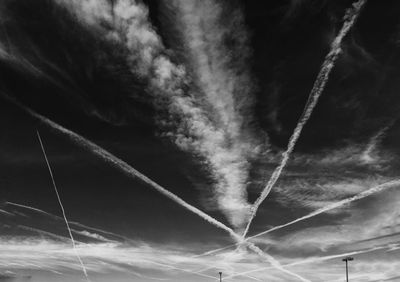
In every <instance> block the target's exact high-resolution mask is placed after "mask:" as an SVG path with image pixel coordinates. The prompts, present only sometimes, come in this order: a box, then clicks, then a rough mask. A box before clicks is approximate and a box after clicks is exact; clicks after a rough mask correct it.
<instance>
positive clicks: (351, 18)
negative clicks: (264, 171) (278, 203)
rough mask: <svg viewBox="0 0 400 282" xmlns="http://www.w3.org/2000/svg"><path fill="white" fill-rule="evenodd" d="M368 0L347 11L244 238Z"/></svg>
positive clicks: (259, 198)
mask: <svg viewBox="0 0 400 282" xmlns="http://www.w3.org/2000/svg"><path fill="white" fill-rule="evenodd" d="M366 2H367V0H358V1H357V2H355V3H353V6H352V8H349V9H348V10H347V11H346V15H345V16H344V23H343V26H342V29H341V30H340V32H339V34H338V35H337V36H336V38H335V39H334V40H333V42H332V44H331V50H330V51H329V53H328V55H326V57H325V60H324V62H323V64H322V67H321V70H320V72H319V73H318V76H317V79H316V81H315V83H314V86H313V88H312V90H311V92H310V95H309V97H308V100H307V103H306V105H305V108H304V111H303V113H302V114H301V117H300V119H299V121H298V123H297V126H296V128H295V129H294V131H293V134H292V136H291V137H290V139H289V144H288V147H287V149H286V151H285V152H284V153H283V154H282V161H281V163H280V165H279V166H278V167H277V168H276V169H275V170H274V172H273V173H272V175H271V178H270V179H269V181H268V183H267V186H266V187H265V188H264V190H263V191H262V193H261V195H260V196H259V197H258V199H257V200H256V201H255V203H254V205H253V206H252V208H251V215H250V219H249V221H248V223H247V226H246V229H245V231H244V233H243V237H245V236H246V235H247V233H248V231H249V228H250V225H251V223H252V221H253V219H254V217H255V216H256V213H257V210H258V208H259V207H260V205H261V204H262V202H263V201H264V200H265V198H267V196H268V194H269V193H270V192H271V189H272V187H273V186H274V185H275V183H276V181H277V180H278V179H279V176H280V175H281V173H282V170H283V169H284V168H285V166H286V164H287V162H288V160H289V157H290V154H291V153H292V152H293V149H294V146H295V145H296V142H297V140H298V139H299V137H300V134H301V132H302V130H303V127H304V125H305V124H306V123H307V121H308V119H309V118H310V116H311V114H312V112H313V110H314V108H315V106H316V105H317V102H318V99H319V97H320V96H321V94H322V91H323V90H324V88H325V85H326V83H327V82H328V79H329V74H330V73H331V71H332V69H333V67H334V66H335V62H336V60H337V58H338V56H339V54H340V52H341V43H342V40H343V38H344V37H345V36H346V34H347V33H348V32H349V30H350V29H351V27H352V26H353V25H354V23H355V22H356V20H357V17H358V16H359V14H360V11H361V9H362V7H363V6H364V4H365V3H366Z"/></svg>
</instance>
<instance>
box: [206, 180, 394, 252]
mask: <svg viewBox="0 0 400 282" xmlns="http://www.w3.org/2000/svg"><path fill="white" fill-rule="evenodd" d="M399 185H400V180H399V179H398V180H392V181H388V182H385V183H383V184H380V185H377V186H375V187H372V188H370V189H368V190H366V191H363V192H361V193H359V194H357V195H354V196H353V197H350V198H347V199H344V200H341V201H338V202H336V203H333V204H330V205H328V206H326V207H324V208H320V209H318V210H315V211H313V212H311V213H309V214H307V215H305V216H302V217H299V218H297V219H295V220H292V221H289V222H287V223H285V224H281V225H277V226H275V227H272V228H270V229H268V230H266V231H263V232H261V233H258V234H255V235H253V236H250V237H247V238H246V239H245V241H247V240H251V239H253V238H257V237H260V236H262V235H265V234H268V233H271V232H273V231H277V230H279V229H282V228H285V227H288V226H290V225H293V224H295V223H298V222H301V221H304V220H306V219H309V218H312V217H314V216H317V215H320V214H322V213H325V212H328V211H331V210H333V209H336V208H340V207H342V206H344V205H347V204H350V203H352V202H354V201H357V200H361V199H364V198H366V197H368V196H371V195H374V194H376V193H380V192H383V191H385V190H387V189H390V188H394V187H396V186H399ZM235 245H237V244H231V245H229V246H226V247H222V248H219V249H215V250H212V251H208V252H206V253H204V254H201V255H200V256H204V255H211V254H213V253H216V252H219V251H223V250H226V249H228V248H230V247H233V246H235Z"/></svg>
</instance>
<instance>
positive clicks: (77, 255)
mask: <svg viewBox="0 0 400 282" xmlns="http://www.w3.org/2000/svg"><path fill="white" fill-rule="evenodd" d="M36 133H37V137H38V139H39V143H40V147H41V148H42V152H43V156H44V159H45V160H46V164H47V168H48V169H49V173H50V177H51V181H52V183H53V187H54V191H55V192H56V195H57V200H58V203H59V204H60V208H61V211H62V215H63V218H64V221H65V225H66V226H67V229H68V233H69V237H70V238H71V242H72V248H73V249H74V252H75V255H76V257H77V259H78V261H79V264H80V265H81V267H82V270H83V274H84V275H85V277H86V281H88V282H90V279H89V275H88V273H87V270H86V267H85V265H84V264H83V261H82V259H81V256H80V255H79V252H78V250H77V248H76V244H75V240H74V236H73V235H72V231H71V228H70V226H69V223H68V219H67V215H66V214H65V209H64V206H63V204H62V201H61V198H60V194H59V193H58V189H57V185H56V181H55V180H54V175H53V171H52V169H51V166H50V163H49V160H48V159H47V155H46V150H45V149H44V146H43V142H42V138H41V137H40V133H39V131H36Z"/></svg>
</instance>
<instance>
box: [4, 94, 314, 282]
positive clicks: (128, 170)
mask: <svg viewBox="0 0 400 282" xmlns="http://www.w3.org/2000/svg"><path fill="white" fill-rule="evenodd" d="M3 97H4V98H6V99H7V100H8V101H10V102H12V103H14V104H15V105H17V106H18V107H20V108H21V109H22V110H24V111H25V112H27V113H28V114H29V115H31V116H32V117H34V118H36V119H39V120H40V121H41V122H43V123H44V124H46V125H48V126H49V127H51V128H53V129H55V130H57V131H59V132H61V133H63V134H65V135H66V136H68V137H69V138H70V140H72V141H73V142H74V143H75V144H77V145H79V146H81V147H83V148H85V149H87V150H88V151H90V152H92V153H94V154H95V155H97V156H99V157H100V158H101V159H103V160H104V161H106V162H107V163H110V164H112V165H113V166H115V167H117V168H119V169H120V170H122V171H123V172H124V173H125V174H126V175H127V176H129V177H134V178H139V179H140V180H142V181H143V182H145V183H147V184H149V185H150V186H151V187H153V188H154V189H155V190H157V191H158V192H160V193H161V194H163V195H164V196H166V197H167V198H169V199H171V200H173V201H174V202H176V203H178V204H179V205H181V206H182V207H184V208H186V209H187V210H189V211H191V212H192V213H194V214H196V215H198V216H200V217H201V218H203V219H204V220H206V221H207V222H209V223H210V224H213V225H214V226H216V227H218V228H220V229H222V230H225V231H226V232H227V233H228V234H229V235H230V236H231V237H232V239H234V240H235V241H236V242H237V244H245V245H246V246H247V247H248V248H249V249H251V250H253V251H254V252H256V253H257V254H259V255H261V254H263V258H265V259H267V261H268V262H273V264H272V265H273V266H275V267H276V268H277V269H279V270H281V271H283V272H285V273H288V274H289V273H291V272H290V271H288V270H286V269H283V268H282V267H280V266H279V265H280V263H279V262H278V261H276V260H275V259H274V258H273V257H271V256H270V255H268V254H266V253H264V252H263V251H262V250H261V249H260V248H258V247H257V246H255V245H254V244H253V243H251V242H246V241H245V240H244V238H242V236H240V235H238V234H237V233H236V232H235V231H233V229H232V228H230V227H228V226H226V225H225V224H223V223H221V222H220V221H218V220H216V219H214V218H213V217H211V216H209V215H208V214H206V213H204V212H203V211H201V210H199V209H198V208H196V207H194V206H192V205H190V204H188V203H187V202H185V201H184V200H182V199H181V198H179V197H178V196H177V195H175V194H173V193H171V192H170V191H168V190H166V189H165V188H163V187H162V186H160V185H159V184H157V183H156V182H154V181H153V180H151V179H149V178H148V177H147V176H145V175H143V174H142V173H140V172H139V171H137V170H136V169H134V168H133V167H131V166H130V165H128V164H127V163H126V162H124V161H122V160H121V159H119V158H117V157H116V156H114V155H112V154H111V153H109V152H108V151H106V150H105V149H103V148H101V147H100V146H98V145H96V144H94V143H93V142H91V141H89V140H87V139H85V138H84V137H82V136H80V135H79V134H77V133H75V132H72V131H71V130H68V129H66V128H65V127H63V126H61V125H59V124H57V123H55V122H53V121H51V120H50V119H48V118H46V117H44V116H42V115H40V114H38V113H36V112H35V111H33V110H31V109H30V108H28V107H26V106H24V105H23V104H21V103H19V102H18V101H16V100H15V99H12V98H11V97H9V96H7V95H6V94H4V93H3ZM291 275H293V276H295V277H297V276H298V275H297V274H294V273H292V274H291ZM302 281H308V280H306V279H303V280H302Z"/></svg>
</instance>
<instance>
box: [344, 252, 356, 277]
mask: <svg viewBox="0 0 400 282" xmlns="http://www.w3.org/2000/svg"><path fill="white" fill-rule="evenodd" d="M352 260H354V258H352V257H347V258H344V259H342V261H344V262H345V263H346V282H349V266H348V263H349V261H352Z"/></svg>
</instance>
